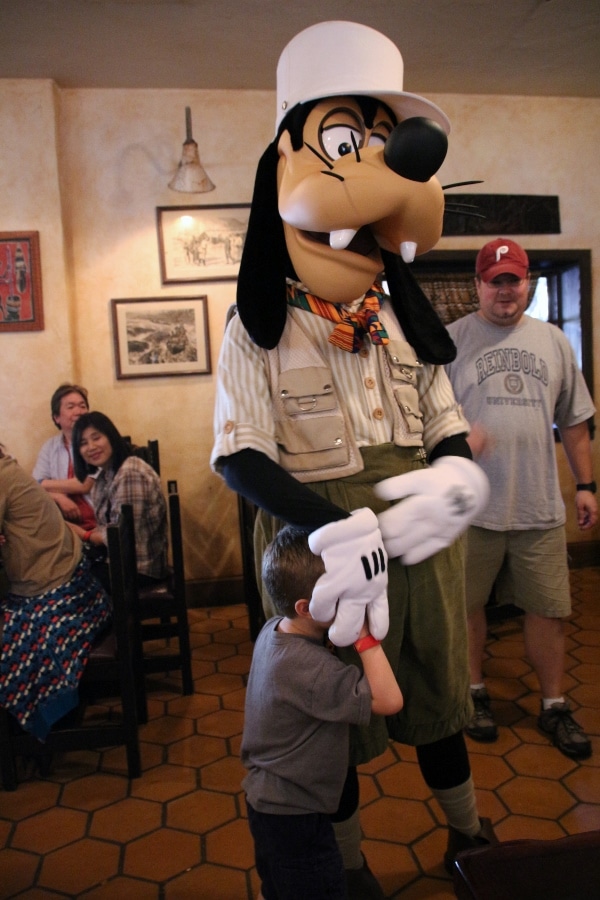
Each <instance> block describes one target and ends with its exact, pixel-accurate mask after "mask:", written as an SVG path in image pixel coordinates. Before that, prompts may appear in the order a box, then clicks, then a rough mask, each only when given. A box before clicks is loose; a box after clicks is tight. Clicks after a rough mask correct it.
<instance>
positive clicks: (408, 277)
mask: <svg viewBox="0 0 600 900" xmlns="http://www.w3.org/2000/svg"><path fill="white" fill-rule="evenodd" d="M381 258H382V259H383V265H384V267H385V277H386V281H387V283H388V287H389V289H390V296H391V298H392V307H393V309H394V312H395V313H396V317H397V319H398V321H399V322H400V326H401V328H402V331H403V332H404V335H405V337H406V340H407V341H408V343H409V344H410V345H411V347H412V348H413V350H414V351H415V353H416V354H417V356H418V357H419V359H421V360H423V362H428V363H433V364H434V365H438V366H443V365H445V364H446V363H450V362H452V361H453V360H454V359H455V358H456V347H455V345H454V341H453V340H452V338H451V337H450V335H449V334H448V332H447V331H446V328H445V327H444V325H443V323H442V321H441V319H440V318H439V316H438V314H437V313H436V311H435V310H434V308H433V306H432V305H431V303H430V302H429V300H428V299H427V297H426V296H425V294H424V293H423V291H422V290H421V287H420V286H419V284H418V282H417V281H416V280H415V277H414V275H413V273H412V272H411V270H410V267H409V266H408V264H407V263H405V262H404V260H403V259H402V257H401V256H396V254H395V253H390V252H389V251H387V250H382V251H381Z"/></svg>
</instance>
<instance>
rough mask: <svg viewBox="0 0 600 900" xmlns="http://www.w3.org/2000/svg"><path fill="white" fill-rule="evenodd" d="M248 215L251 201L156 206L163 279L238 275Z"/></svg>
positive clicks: (175, 281)
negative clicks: (222, 204) (225, 203)
mask: <svg viewBox="0 0 600 900" xmlns="http://www.w3.org/2000/svg"><path fill="white" fill-rule="evenodd" d="M249 215H250V204H249V203H238V204H235V203H230V204H227V205H225V206H159V207H157V209H156V217H157V221H156V225H157V229H158V252H159V257H160V277H161V281H162V283H163V284H181V283H184V282H187V281H227V280H230V279H235V278H237V276H238V272H239V270H240V260H241V258H242V250H243V248H244V241H245V240H246V232H247V230H248V217H249Z"/></svg>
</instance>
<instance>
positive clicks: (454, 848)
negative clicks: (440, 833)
mask: <svg viewBox="0 0 600 900" xmlns="http://www.w3.org/2000/svg"><path fill="white" fill-rule="evenodd" d="M479 824H480V825H481V828H480V829H479V831H478V832H477V834H476V835H475V837H469V835H468V834H463V832H462V831H457V830H456V828H453V827H452V825H450V826H449V827H448V846H447V848H446V852H445V853H444V867H445V869H446V871H447V872H448V874H449V875H452V873H453V871H454V861H455V859H456V857H457V855H458V854H459V853H461V852H462V851H463V850H473V849H475V848H476V847H487V846H492V845H493V844H497V843H498V838H497V837H496V834H495V832H494V829H493V827H492V822H491V819H485V818H481V819H479Z"/></svg>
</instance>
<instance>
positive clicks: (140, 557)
mask: <svg viewBox="0 0 600 900" xmlns="http://www.w3.org/2000/svg"><path fill="white" fill-rule="evenodd" d="M73 468H74V471H75V475H76V477H77V478H78V479H79V480H80V481H85V479H86V478H87V476H88V475H89V474H90V472H94V471H96V470H97V469H100V474H99V475H98V476H97V478H96V480H95V482H94V485H93V487H92V492H91V498H92V504H93V506H94V511H95V513H96V521H97V526H96V528H94V529H93V530H91V531H86V532H84V531H83V529H81V528H80V527H78V526H74V525H72V526H71V527H72V528H74V529H75V530H76V531H77V533H78V534H79V535H80V537H81V538H82V540H84V541H85V542H86V543H89V544H91V545H92V547H102V546H106V526H107V525H109V524H111V523H113V522H116V521H117V520H118V517H119V514H120V512H121V506H122V505H123V504H124V503H127V504H130V505H131V506H132V507H133V519H134V523H135V550H136V555H137V571H138V584H139V585H140V587H146V586H149V585H152V584H155V583H156V581H158V580H161V579H163V578H165V577H166V575H167V571H168V570H167V507H166V503H165V498H164V495H163V492H162V486H161V483H160V478H159V477H158V475H157V474H156V472H155V471H154V469H153V468H152V466H149V465H148V463H146V462H144V460H142V459H139V458H138V457H137V456H135V455H134V454H133V449H132V447H131V445H130V444H129V443H128V441H126V440H125V439H124V438H123V437H122V436H121V434H120V433H119V431H118V429H117V427H116V426H115V425H114V424H113V422H112V421H111V420H110V419H109V418H108V416H105V415H104V413H101V412H89V413H84V415H82V416H80V418H79V419H78V420H77V422H76V423H75V425H74V427H73ZM94 572H95V573H96V574H97V576H98V577H99V578H100V579H101V580H102V583H103V584H104V585H105V587H107V589H109V587H110V582H109V578H108V568H107V566H106V565H105V564H96V565H95V566H94Z"/></svg>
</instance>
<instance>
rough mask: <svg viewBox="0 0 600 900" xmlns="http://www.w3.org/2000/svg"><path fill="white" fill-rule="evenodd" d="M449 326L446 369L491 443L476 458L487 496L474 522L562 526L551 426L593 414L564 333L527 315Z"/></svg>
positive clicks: (473, 317) (475, 318)
mask: <svg viewBox="0 0 600 900" xmlns="http://www.w3.org/2000/svg"><path fill="white" fill-rule="evenodd" d="M448 331H449V332H450V334H451V335H452V338H453V340H454V342H455V344H456V346H457V350H458V353H457V356H456V359H455V361H454V362H453V363H450V364H449V365H447V366H446V371H447V373H448V376H449V378H450V381H451V382H452V386H453V388H454V392H455V394H456V398H457V400H458V402H459V403H461V404H462V406H463V409H464V413H465V415H466V417H467V419H468V420H469V422H470V423H471V424H472V425H473V424H475V423H479V424H480V425H482V426H483V427H484V428H485V429H486V431H487V432H488V433H489V434H490V435H491V438H492V442H493V444H492V449H491V452H490V453H489V454H482V455H481V456H480V457H479V458H478V459H477V462H478V463H479V465H480V466H481V468H482V469H483V470H484V471H485V473H486V474H487V476H488V478H489V480H490V487H491V493H490V500H489V503H488V505H487V507H486V508H485V509H484V510H483V511H482V512H481V513H480V514H479V515H478V516H477V517H476V518H475V519H474V520H473V522H472V524H473V525H477V526H479V527H480V528H489V529H491V530H493V531H508V530H513V529H514V530H526V529H530V528H533V529H547V528H555V527H557V526H558V525H562V524H564V522H565V519H566V516H565V505H564V502H563V499H562V496H561V492H560V484H559V480H558V469H557V463H556V450H555V445H554V436H553V428H552V426H553V424H556V426H557V428H558V430H559V431H560V430H561V429H564V428H566V427H569V426H571V425H577V424H579V423H580V422H584V421H586V420H587V419H589V418H590V417H591V416H592V415H593V414H594V412H595V410H594V405H593V403H592V399H591V397H590V394H589V391H588V389H587V386H586V384H585V381H584V379H583V376H582V374H581V372H580V370H579V368H578V366H577V362H576V360H575V356H574V353H573V350H572V348H571V345H570V344H569V342H568V340H567V338H566V337H565V335H564V334H563V332H562V331H561V330H560V329H559V328H557V327H556V326H555V325H550V324H548V323H547V322H540V321H539V320H538V319H533V318H531V317H530V316H527V315H526V316H523V318H522V319H521V321H520V322H519V324H518V325H516V326H514V327H513V326H510V327H503V326H497V325H493V324H492V323H491V322H488V321H487V320H485V319H483V318H482V317H481V316H480V315H478V314H477V313H471V314H469V315H467V316H464V317H463V318H462V319H458V320H457V321H455V322H453V323H452V324H451V325H449V326H448Z"/></svg>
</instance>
